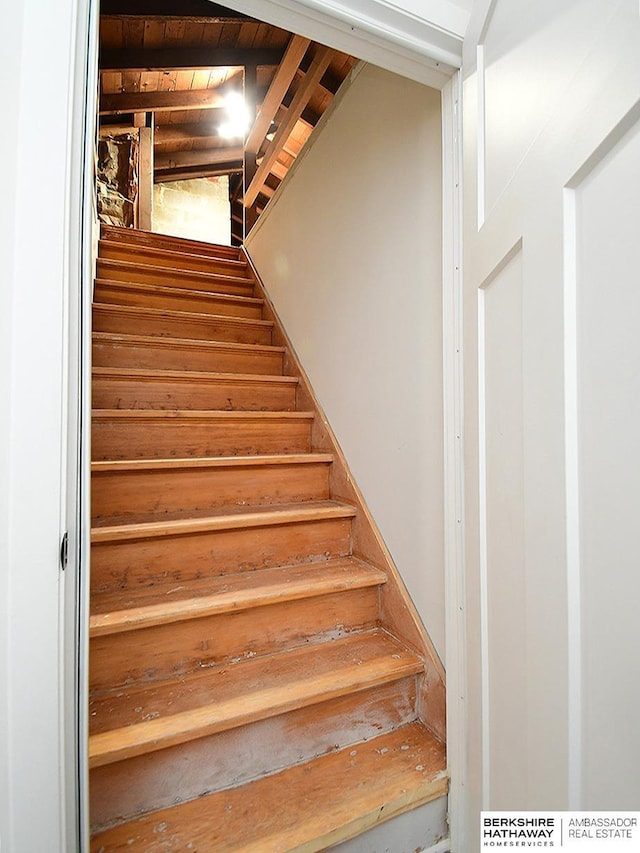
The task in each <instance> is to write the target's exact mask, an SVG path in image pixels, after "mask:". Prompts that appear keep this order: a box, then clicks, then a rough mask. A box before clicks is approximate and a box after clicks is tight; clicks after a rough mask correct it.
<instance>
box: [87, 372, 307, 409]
mask: <svg viewBox="0 0 640 853" xmlns="http://www.w3.org/2000/svg"><path fill="white" fill-rule="evenodd" d="M297 386H298V380H297V379H296V378H295V377H293V376H268V375H264V374H263V375H259V374H258V375H256V374H244V373H205V372H203V371H177V370H131V369H130V368H128V367H119V368H108V367H96V368H94V370H93V394H92V404H93V406H94V408H96V409H156V410H162V409H174V410H175V409H184V410H188V409H199V410H201V411H205V410H207V409H217V410H226V411H252V412H266V411H274V412H291V411H293V410H294V409H295V407H296V390H297Z"/></svg>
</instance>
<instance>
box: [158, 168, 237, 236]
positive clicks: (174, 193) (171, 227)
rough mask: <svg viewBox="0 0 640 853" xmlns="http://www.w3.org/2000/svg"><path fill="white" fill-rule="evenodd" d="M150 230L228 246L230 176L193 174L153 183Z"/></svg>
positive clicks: (229, 229)
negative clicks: (189, 179)
mask: <svg viewBox="0 0 640 853" xmlns="http://www.w3.org/2000/svg"><path fill="white" fill-rule="evenodd" d="M152 230H153V231H156V232H158V233H159V234H172V235H173V236H175V237H187V238H189V239H191V240H205V241H206V242H208V243H223V244H224V245H227V246H228V245H229V243H230V242H231V213H230V208H229V179H228V178H227V177H220V178H211V179H209V178H196V179H194V180H191V181H169V182H167V183H161V184H155V186H154V188H153V214H152Z"/></svg>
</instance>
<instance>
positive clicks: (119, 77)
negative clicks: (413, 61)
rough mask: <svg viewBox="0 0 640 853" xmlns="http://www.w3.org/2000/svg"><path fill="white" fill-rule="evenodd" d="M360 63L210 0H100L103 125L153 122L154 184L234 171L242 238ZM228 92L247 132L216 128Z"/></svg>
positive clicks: (236, 223)
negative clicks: (243, 109)
mask: <svg viewBox="0 0 640 853" xmlns="http://www.w3.org/2000/svg"><path fill="white" fill-rule="evenodd" d="M356 61H357V60H356V59H355V58H354V57H353V56H348V55H347V54H344V53H341V52H339V51H336V50H333V49H330V48H327V47H324V46H323V45H320V44H317V43H315V42H310V41H309V40H308V39H305V38H302V37H301V36H297V35H294V34H292V33H290V32H288V31H286V30H283V29H280V28H279V27H274V26H271V25H269V24H265V23H262V22H260V21H256V20H254V19H252V18H249V17H247V16H244V15H241V14H240V13H238V12H234V11H231V10H229V9H226V8H224V7H222V6H219V5H216V4H214V3H210V2H208V0H102V3H101V9H100V101H99V113H100V125H101V132H102V133H105V132H107V130H106V129H107V128H114V129H116V128H117V129H118V130H119V129H121V128H131V127H132V126H133V127H141V126H147V127H152V128H153V153H154V167H153V168H154V181H155V182H159V181H177V180H184V179H188V178H203V177H214V176H218V175H229V185H230V198H231V202H232V233H233V235H234V242H236V243H237V242H239V241H240V240H241V239H242V237H243V233H244V232H243V227H244V228H245V229H246V230H248V227H250V226H251V225H252V224H253V222H255V220H256V219H257V217H258V216H259V215H260V214H261V213H262V211H263V210H264V209H265V207H266V206H267V204H268V203H269V200H270V199H271V198H272V196H273V194H274V193H275V191H276V189H277V188H278V186H279V184H280V182H281V181H282V180H283V178H284V177H285V175H286V174H287V172H288V170H289V169H290V168H291V166H292V164H293V162H294V161H295V159H296V157H297V156H298V155H299V153H300V151H301V149H302V147H303V146H304V144H305V143H306V142H307V140H308V139H309V137H310V135H311V132H312V131H313V129H314V127H315V126H316V125H317V123H318V121H319V119H320V117H321V116H322V114H323V113H324V111H325V110H326V109H327V107H328V106H329V104H330V103H331V101H332V100H333V97H334V96H335V94H336V92H337V91H338V88H339V87H340V85H341V84H342V82H343V81H344V79H345V77H346V76H347V75H348V73H349V71H350V70H351V68H352V67H353V66H354V64H355V63H356ZM232 92H235V93H241V94H243V96H244V99H245V102H246V104H247V107H248V111H249V124H248V129H247V131H246V133H245V135H244V137H243V136H242V135H236V136H231V137H229V138H225V136H223V135H222V133H221V127H222V125H223V124H224V122H225V121H227V120H228V107H227V104H228V99H227V96H228V95H229V94H230V93H232ZM243 208H244V211H243ZM243 219H244V220H246V222H245V225H244V226H243Z"/></svg>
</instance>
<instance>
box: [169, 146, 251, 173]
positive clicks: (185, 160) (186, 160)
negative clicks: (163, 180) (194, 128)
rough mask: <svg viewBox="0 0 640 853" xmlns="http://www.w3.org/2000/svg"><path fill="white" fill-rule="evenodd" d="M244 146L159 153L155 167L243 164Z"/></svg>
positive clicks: (176, 167) (178, 167) (172, 167)
mask: <svg viewBox="0 0 640 853" xmlns="http://www.w3.org/2000/svg"><path fill="white" fill-rule="evenodd" d="M242 153H243V150H242V146H241V145H237V146H235V147H234V148H200V149H196V150H195V151H175V152H171V153H169V154H162V153H158V154H156V156H155V162H154V168H155V169H157V170H160V169H181V168H183V167H185V166H199V165H206V166H215V165H218V164H219V163H236V164H242Z"/></svg>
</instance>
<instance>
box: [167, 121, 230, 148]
mask: <svg viewBox="0 0 640 853" xmlns="http://www.w3.org/2000/svg"><path fill="white" fill-rule="evenodd" d="M217 136H218V134H217V132H214V131H213V129H212V125H211V123H210V122H200V121H198V122H189V123H184V124H163V125H160V127H157V128H156V132H155V138H154V140H155V144H156V145H167V144H169V143H176V142H177V143H180V142H190V141H191V140H193V139H197V140H202V139H209V138H213V137H217Z"/></svg>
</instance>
